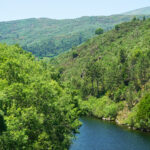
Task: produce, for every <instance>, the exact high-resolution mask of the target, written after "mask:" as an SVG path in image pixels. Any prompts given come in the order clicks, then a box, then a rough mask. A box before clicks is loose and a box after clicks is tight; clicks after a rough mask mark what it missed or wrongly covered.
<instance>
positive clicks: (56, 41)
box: [0, 15, 149, 58]
mask: <svg viewBox="0 0 150 150" xmlns="http://www.w3.org/2000/svg"><path fill="white" fill-rule="evenodd" d="M138 17H139V18H141V17H142V16H141V15H139V16H138ZM147 17H149V15H147ZM132 18H133V16H132V15H113V16H91V17H86V16H85V17H81V18H77V19H64V20H55V19H48V18H38V19H36V18H30V19H23V20H16V21H7V22H0V41H1V43H7V44H9V45H11V44H16V43H17V44H19V45H20V46H21V47H22V48H23V49H24V50H27V51H29V52H32V54H33V55H35V56H37V57H40V58H43V57H54V56H57V55H58V54H60V53H63V52H65V51H68V50H70V49H71V48H72V47H75V46H78V45H80V44H82V43H83V42H85V41H87V40H88V39H90V38H92V37H94V36H95V30H96V29H97V28H99V27H102V28H103V29H104V30H105V31H108V30H110V29H112V28H113V27H114V26H115V25H116V24H119V23H121V22H125V21H130V20H131V19H132Z"/></svg>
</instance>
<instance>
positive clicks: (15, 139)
mask: <svg viewBox="0 0 150 150" xmlns="http://www.w3.org/2000/svg"><path fill="white" fill-rule="evenodd" d="M76 104H77V101H76V98H75V94H73V93H72V92H71V91H70V90H69V89H65V88H64V86H63V85H62V84H61V83H60V81H59V74H58V73H57V72H56V71H54V68H53V67H51V65H49V64H48V63H45V62H44V61H36V60H35V57H33V56H32V55H31V54H30V53H27V52H25V51H23V50H22V49H21V48H20V47H19V46H17V45H14V46H7V45H4V44H3V45H2V44H1V45H0V149H1V150H12V149H15V150H23V149H25V150H26V149H29V150H33V149H38V150H46V149H49V150H65V149H68V147H69V145H70V142H71V140H70V139H71V137H73V135H74V133H75V132H76V131H77V128H78V126H79V121H78V111H77V109H76Z"/></svg>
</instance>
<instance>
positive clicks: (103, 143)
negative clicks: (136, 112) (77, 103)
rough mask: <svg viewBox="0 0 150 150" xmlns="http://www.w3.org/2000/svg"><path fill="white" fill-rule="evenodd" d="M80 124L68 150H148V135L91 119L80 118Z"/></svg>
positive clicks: (149, 139)
mask: <svg viewBox="0 0 150 150" xmlns="http://www.w3.org/2000/svg"><path fill="white" fill-rule="evenodd" d="M81 122H82V123H83V125H82V126H81V128H80V134H77V135H76V140H74V141H73V144H72V145H71V147H70V150H150V134H149V133H143V132H140V131H133V130H129V129H127V128H123V127H119V126H117V125H116V124H115V123H110V122H105V121H101V120H98V119H92V118H81Z"/></svg>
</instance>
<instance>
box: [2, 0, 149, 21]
mask: <svg viewBox="0 0 150 150" xmlns="http://www.w3.org/2000/svg"><path fill="white" fill-rule="evenodd" d="M147 6H150V0H0V21H9V20H18V19H26V18H43V17H44V18H52V19H68V18H78V17H81V16H102V15H112V14H119V13H123V12H127V11H130V10H134V9H138V8H142V7H147Z"/></svg>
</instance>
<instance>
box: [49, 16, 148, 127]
mask: <svg viewBox="0 0 150 150" xmlns="http://www.w3.org/2000/svg"><path fill="white" fill-rule="evenodd" d="M149 37H150V19H147V20H145V18H143V20H138V19H136V18H134V19H133V20H132V21H131V22H128V23H122V24H120V25H116V26H115V28H114V29H113V30H111V31H108V32H106V33H104V34H102V35H99V36H98V37H95V38H93V39H91V40H88V41H87V42H86V43H84V44H82V45H81V46H79V47H77V48H76V49H74V50H72V51H70V52H68V53H65V54H63V55H60V56H58V57H57V58H55V59H53V60H52V62H53V63H54V64H55V66H57V67H59V68H60V71H61V73H62V80H64V81H66V82H68V83H70V85H71V86H72V88H75V89H77V90H79V91H80V94H81V96H82V99H83V101H81V103H80V108H81V110H85V113H88V114H92V115H94V116H96V117H98V118H103V119H108V120H116V122H118V123H120V124H127V125H130V126H131V127H135V128H138V129H144V130H149V129H150V126H149V121H150V115H149V112H150V107H149V105H150V99H149V98H150V95H149V93H150V40H149ZM75 54H76V55H75ZM74 56H76V57H74Z"/></svg>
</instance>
